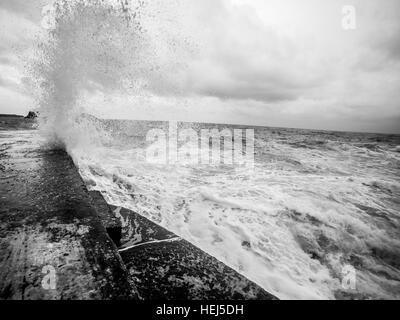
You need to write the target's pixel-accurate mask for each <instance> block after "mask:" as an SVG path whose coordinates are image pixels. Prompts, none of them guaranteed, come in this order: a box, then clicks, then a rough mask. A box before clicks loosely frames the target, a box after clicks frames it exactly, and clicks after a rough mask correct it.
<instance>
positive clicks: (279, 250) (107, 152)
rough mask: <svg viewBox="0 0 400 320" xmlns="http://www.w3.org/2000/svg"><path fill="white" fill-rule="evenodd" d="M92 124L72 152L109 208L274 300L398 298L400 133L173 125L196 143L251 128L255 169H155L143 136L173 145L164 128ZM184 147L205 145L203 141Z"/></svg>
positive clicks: (184, 166) (135, 123) (132, 123)
mask: <svg viewBox="0 0 400 320" xmlns="http://www.w3.org/2000/svg"><path fill="white" fill-rule="evenodd" d="M91 123H92V125H93V123H95V126H96V128H97V131H98V135H97V136H96V139H94V140H92V141H91V143H85V144H82V143H77V144H75V145H74V146H72V147H69V149H68V151H69V153H70V155H71V156H72V158H73V159H74V161H75V163H76V165H77V167H78V168H79V171H80V174H81V176H82V177H83V179H84V180H85V182H86V184H87V186H88V187H89V188H90V189H91V190H97V191H100V192H101V193H102V194H103V195H104V197H105V199H106V200H107V202H108V203H109V204H112V205H115V206H121V207H125V208H128V209H131V210H133V211H134V212H137V213H139V214H140V215H142V216H144V217H146V218H148V219H150V220H151V221H153V222H155V223H157V224H159V225H160V226H163V227H165V228H166V229H168V230H170V231H172V232H174V233H176V234H177V235H179V236H181V237H183V238H184V239H186V240H188V241H189V242H191V243H193V244H194V245H196V246H197V247H199V248H201V249H202V250H204V251H206V252H207V253H209V254H211V255H212V256H214V257H216V258H217V259H219V260H220V261H222V262H224V263H225V264H227V265H228V266H230V267H232V268H233V269H235V270H236V271H238V272H240V273H241V274H243V275H245V276H246V277H248V278H249V279H251V280H252V281H254V282H256V283H257V284H259V285H260V286H262V287H263V288H264V289H265V290H267V291H269V292H271V293H273V294H275V295H276V296H277V297H279V298H281V299H398V298H400V210H399V209H400V175H399V173H400V136H399V135H383V134H367V133H350V132H328V131H315V130H301V129H284V128H268V127H249V126H229V125H212V124H199V123H178V125H177V132H178V137H179V132H185V130H188V129H190V130H192V132H197V133H199V135H198V136H199V137H200V133H201V130H213V129H214V130H217V131H218V132H225V133H226V132H227V131H228V132H229V130H230V131H231V132H232V133H233V132H235V130H241V129H242V130H243V132H245V130H249V129H250V130H254V139H253V141H254V151H253V152H254V157H253V159H254V162H253V163H251V165H246V164H245V165H243V164H242V165H240V164H236V163H235V161H233V162H229V161H228V163H225V162H226V161H224V158H222V160H221V161H220V163H216V162H212V163H206V164H203V163H201V161H198V162H192V163H186V162H182V161H177V162H175V163H170V162H168V161H167V162H165V163H162V162H160V163H153V162H152V161H149V159H148V157H147V153H146V150H148V148H149V147H150V146H151V145H152V143H154V140H149V132H154V130H155V129H156V130H157V129H158V130H161V132H163V131H164V132H166V136H167V139H172V138H171V137H168V133H169V130H170V126H171V124H170V123H165V122H150V121H149V122H146V121H123V120H95V121H93V119H92V120H91ZM99 128H100V129H99ZM152 130H153V131H152ZM232 135H233V134H232ZM243 137H244V133H243ZM227 141H228V142H229V139H228V140H227ZM220 142H221V143H220V144H218V143H213V140H209V146H210V150H211V151H210V154H211V152H212V150H215V148H217V149H219V150H220V151H221V153H222V151H223V150H225V149H224V146H225V140H224V137H221V141H220ZM243 142H244V141H243ZM190 143H192V147H193V148H197V147H198V148H201V139H200V138H199V140H198V142H197V141H196V140H192V141H191V142H190ZM243 144H244V143H243ZM168 145H169V144H168ZM186 146H187V144H186ZM203 146H204V145H203ZM227 146H228V147H229V146H230V144H229V143H227ZM179 147H180V143H179V139H178V148H179ZM213 148H214V149H213ZM189 150H190V148H189ZM245 150H246V148H245V147H243V150H242V151H243V154H244V153H245ZM250 150H251V149H250ZM195 154H196V153H195ZM139 240H140V239H138V241H139Z"/></svg>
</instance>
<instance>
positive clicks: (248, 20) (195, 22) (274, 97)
mask: <svg viewBox="0 0 400 320" xmlns="http://www.w3.org/2000/svg"><path fill="white" fill-rule="evenodd" d="M45 2H47V1H44V0H43V1H42V0H35V1H22V0H1V1H0V21H1V22H0V24H1V25H2V28H1V30H0V39H1V40H2V41H1V44H0V65H8V66H15V68H16V69H19V71H20V76H19V78H20V79H21V78H22V77H23V76H22V74H23V70H22V69H21V67H20V66H19V65H18V62H17V60H18V59H16V56H17V55H18V54H20V53H22V52H25V51H29V50H30V49H31V48H32V46H33V39H34V34H35V32H37V30H38V28H39V21H40V12H41V7H42V6H43V5H44V4H45ZM353 5H354V6H355V8H356V12H357V29H356V30H353V31H344V30H343V29H342V27H341V19H342V11H341V8H342V6H343V3H342V1H340V0H330V1H326V2H324V3H321V1H319V0H318V1H317V0H303V1H301V2H299V1H297V0H280V1H277V0H269V1H265V0H202V1H195V0H182V1H149V12H148V13H149V14H148V15H147V16H146V19H147V20H146V21H145V23H144V24H145V27H146V28H147V29H146V28H145V29H146V30H148V31H149V33H150V36H151V37H152V45H153V47H152V50H153V51H154V52H155V54H154V56H152V55H146V54H142V56H140V55H139V56H137V55H135V54H134V53H133V52H129V55H126V57H125V56H124V57H123V58H124V59H125V58H128V57H130V58H131V59H132V65H135V66H138V67H137V70H138V72H137V73H135V72H132V77H137V78H138V79H139V78H140V79H139V80H141V81H142V82H143V83H145V84H146V86H145V90H147V91H149V93H150V95H151V98H150V99H149V101H151V103H150V102H149V103H148V104H146V103H143V101H141V103H142V105H145V104H146V105H147V106H148V108H149V109H148V110H153V111H148V112H146V109H145V108H140V113H141V115H144V114H147V115H148V116H152V117H162V118H164V119H165V118H167V117H168V116H171V117H182V118H184V120H190V117H192V120H197V121H200V120H201V121H213V122H234V123H238V122H241V123H244V122H246V123H249V124H252V123H254V124H258V125H262V124H265V125H272V126H294V127H313V128H320V129H323V128H329V129H335V128H337V129H341V130H357V131H359V130H362V131H393V130H395V131H397V132H400V128H399V126H400V125H396V121H397V120H398V119H399V118H400V105H399V104H400V94H399V90H398V87H399V83H400V41H398V39H399V38H400V2H399V1H398V0H385V1H384V2H382V1H378V0H353ZM100 29H101V28H100ZM101 32H107V30H105V29H104V28H103V29H102V31H101ZM146 45H147V44H146ZM81 47H82V52H84V50H85V46H84V44H82V45H81ZM106 49H107V48H106ZM107 50H108V49H107ZM16 52H17V53H16ZM117 53H118V52H116V54H115V55H112V54H111V55H109V57H110V58H111V61H116V62H117V63H119V62H118V61H117V60H118V54H117ZM152 59H153V60H154V61H153V60H152ZM106 69H107V68H106ZM150 69H151V71H149V70H150ZM101 70H102V69H101V68H100V71H99V70H98V69H96V70H95V69H93V70H91V71H90V70H89V71H90V72H88V73H87V79H86V80H87V83H86V85H85V84H82V87H83V88H84V89H85V90H87V91H89V89H90V92H89V93H90V94H92V95H93V96H95V95H96V94H98V91H103V93H104V92H107V94H109V95H111V93H110V92H109V91H107V89H110V88H113V87H114V84H115V78H114V77H112V76H110V73H108V74H107V73H102V72H101ZM135 70H136V69H135ZM117 71H118V70H117ZM116 74H117V75H118V72H116ZM9 75H10V74H5V75H3V77H2V80H1V79H0V86H3V87H7V86H9V85H10V79H8V78H9ZM13 77H14V80H15V78H18V77H17V76H15V75H14V76H13ZM14 80H13V81H14ZM138 82H140V81H138ZM14 83H20V82H18V81H17V80H15V81H14ZM7 88H9V87H7ZM141 93H142V92H140V93H138V95H140V94H141ZM10 95H11V93H10V91H9V90H8V91H7V96H8V97H10ZM93 99H94V98H93ZM89 100H90V99H88V101H89ZM94 100H95V99H94ZM123 100H124V99H123V98H119V99H117V102H118V103H121V104H123V103H122V101H123ZM177 101H179V103H177ZM124 105H125V104H124ZM132 105H135V103H132ZM150 106H152V107H150ZM155 106H158V107H155ZM114 107H115V106H114V105H113V108H114ZM102 108H104V109H103V110H107V107H106V106H102ZM137 108H138V107H137ZM157 108H158V109H157ZM155 109H157V111H154V110H155ZM121 110H122V111H121V114H124V115H125V116H126V117H128V116H129V112H130V113H131V114H132V115H137V112H136V111H134V110H133V109H132V108H128V109H123V108H121ZM100 113H101V112H100ZM103 115H104V114H103ZM114 115H115V113H113V112H112V111H110V112H109V116H110V117H111V116H114ZM143 117H144V116H143Z"/></svg>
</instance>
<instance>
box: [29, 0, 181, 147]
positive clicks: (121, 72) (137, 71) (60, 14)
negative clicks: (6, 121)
mask: <svg viewBox="0 0 400 320" xmlns="http://www.w3.org/2000/svg"><path fill="white" fill-rule="evenodd" d="M157 6H158V7H164V8H166V10H165V12H172V11H173V10H172V9H173V8H171V7H168V6H167V5H161V3H158V4H157ZM167 7H168V8H167ZM165 12H164V13H163V12H161V11H159V10H154V4H153V6H151V5H149V4H148V3H145V2H144V1H135V0H131V1H127V0H124V1H121V0H120V1H111V0H109V1H106V0H73V1H67V0H57V1H55V2H54V3H53V4H52V5H49V6H46V7H45V8H44V9H43V14H44V17H43V21H42V26H43V27H44V32H43V34H42V35H41V36H40V38H39V44H38V46H37V50H36V54H35V57H34V58H33V60H32V66H31V68H30V69H31V71H32V77H31V78H32V79H33V83H34V87H35V92H34V93H35V95H36V100H37V104H38V108H39V109H40V113H41V119H40V123H41V125H40V128H41V130H42V132H43V133H44V134H45V135H46V136H47V137H48V138H49V140H50V141H52V142H53V143H54V144H55V145H61V146H63V147H66V148H67V149H68V148H70V147H73V146H74V145H76V144H78V143H89V144H91V143H98V142H99V135H100V136H102V134H103V133H102V130H99V129H98V128H96V127H95V126H94V125H93V123H88V122H87V121H85V120H88V119H90V117H86V118H85V117H82V116H81V115H82V113H84V112H85V110H87V109H88V108H90V107H96V106H90V103H91V102H90V99H88V97H93V96H103V97H105V96H106V97H120V100H124V99H125V100H128V99H129V96H154V95H167V94H168V95H171V94H175V93H176V92H178V91H180V90H181V89H180V88H181V87H182V86H183V85H182V84H183V82H184V81H183V79H184V77H183V76H181V77H179V74H180V73H182V72H183V70H184V61H185V59H184V56H185V52H189V51H188V50H187V49H188V46H187V44H188V41H185V37H184V36H183V37H180V36H177V34H176V33H177V32H178V33H179V31H177V30H178V28H176V27H175V28H174V27H171V25H172V24H174V23H173V22H170V20H168V19H166V17H165ZM163 14H164V16H163ZM163 27H165V28H163ZM179 39H183V41H184V42H185V44H184V45H180V44H179V42H180V41H181V40H179ZM173 70H175V71H173ZM179 70H180V71H179ZM121 97H123V98H121ZM132 107H134V106H132ZM100 140H101V139H100Z"/></svg>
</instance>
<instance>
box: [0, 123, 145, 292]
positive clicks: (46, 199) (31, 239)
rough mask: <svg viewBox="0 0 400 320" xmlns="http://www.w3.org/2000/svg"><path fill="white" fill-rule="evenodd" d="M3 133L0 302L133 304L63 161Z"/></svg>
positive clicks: (84, 195) (25, 134) (30, 135)
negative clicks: (112, 301)
mask: <svg viewBox="0 0 400 320" xmlns="http://www.w3.org/2000/svg"><path fill="white" fill-rule="evenodd" d="M38 139H39V138H38V134H37V132H35V131H18V132H17V131H0V182H1V185H0V195H1V196H0V299H12V300H24V299H32V300H36V299H57V300H58V299H97V300H98V299H134V298H137V295H136V291H135V288H134V286H133V285H132V284H131V283H130V282H129V278H128V274H127V270H126V269H125V266H124V264H123V262H122V261H121V258H120V256H119V254H118V252H117V248H116V246H115V244H114V243H113V242H112V241H111V239H110V238H109V236H108V235H107V232H106V229H105V227H104V226H103V225H102V223H101V220H100V218H99V216H98V214H97V212H96V210H95V208H94V206H93V199H91V198H90V196H89V193H88V191H87V189H86V187H85V185H84V183H83V181H82V179H81V177H80V176H79V174H78V171H77V170H76V168H75V166H74V164H73V162H72V160H71V159H70V157H69V156H68V154H67V153H66V152H64V151H62V150H52V149H50V148H46V147H43V145H42V141H38Z"/></svg>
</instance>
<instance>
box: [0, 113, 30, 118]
mask: <svg viewBox="0 0 400 320" xmlns="http://www.w3.org/2000/svg"><path fill="white" fill-rule="evenodd" d="M0 117H4V118H25V116H21V115H19V114H0Z"/></svg>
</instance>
